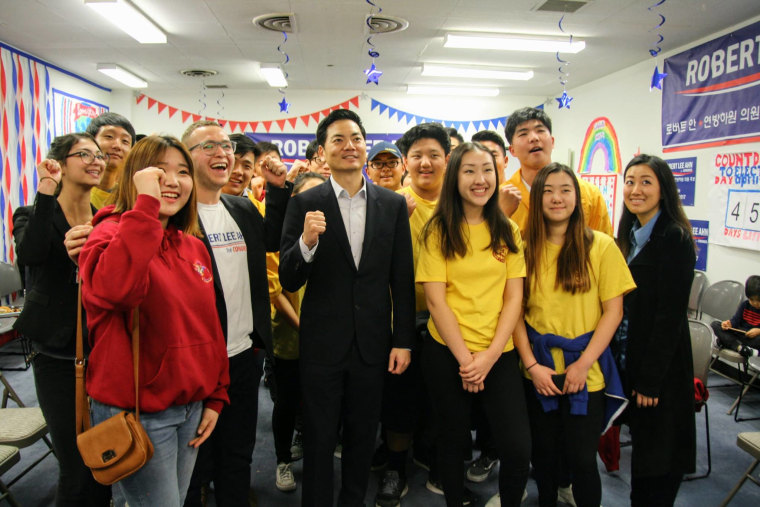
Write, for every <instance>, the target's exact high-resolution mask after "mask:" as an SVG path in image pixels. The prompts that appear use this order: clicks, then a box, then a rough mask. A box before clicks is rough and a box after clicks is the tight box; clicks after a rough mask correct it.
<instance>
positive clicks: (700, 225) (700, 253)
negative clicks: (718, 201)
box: [689, 220, 710, 271]
mask: <svg viewBox="0 0 760 507" xmlns="http://www.w3.org/2000/svg"><path fill="white" fill-rule="evenodd" d="M689 221H690V222H691V234H692V236H694V242H695V243H696V244H697V264H696V265H695V266H694V269H698V270H700V271H707V243H708V239H709V237H710V222H708V221H707V220H689Z"/></svg>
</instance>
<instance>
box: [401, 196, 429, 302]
mask: <svg viewBox="0 0 760 507" xmlns="http://www.w3.org/2000/svg"><path fill="white" fill-rule="evenodd" d="M397 192H398V193H399V194H402V195H411V196H412V199H414V202H416V203H417V207H416V208H414V212H413V213H412V216H410V217H409V228H410V229H411V230H412V254H413V255H414V269H415V271H416V269H417V259H419V258H420V234H421V233H422V228H423V227H425V224H426V223H427V221H428V220H430V217H431V216H433V211H435V206H436V204H438V201H428V200H427V199H423V198H422V197H420V196H419V195H417V194H416V193H415V191H414V190H412V187H403V188H401V189H399V190H397ZM414 299H415V307H416V308H415V311H417V312H421V311H424V310H427V303H426V302H425V291H423V290H422V285H419V284H415V285H414Z"/></svg>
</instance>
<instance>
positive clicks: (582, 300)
mask: <svg viewBox="0 0 760 507" xmlns="http://www.w3.org/2000/svg"><path fill="white" fill-rule="evenodd" d="M560 249H561V246H560V245H555V244H553V243H549V242H548V241H547V242H546V243H545V246H544V251H543V253H542V255H541V266H540V268H539V271H538V273H539V278H540V284H539V286H538V287H536V284H535V283H534V284H532V285H531V289H530V295H529V297H528V302H527V304H526V306H525V322H527V323H528V324H530V326H531V327H533V329H535V330H536V331H537V332H538V333H540V334H546V333H551V334H555V335H558V336H563V337H565V338H575V337H576V336H580V335H582V334H585V333H588V332H589V331H593V330H595V329H596V326H597V324H598V323H599V319H600V318H601V317H602V302H603V301H608V300H610V299H613V298H615V297H617V296H620V295H623V294H626V293H628V292H630V291H632V290H633V289H635V288H636V284H635V283H634V282H633V277H632V276H631V272H630V271H629V270H628V265H627V264H626V262H625V259H624V258H623V254H621V253H620V250H619V249H618V247H617V245H616V244H615V242H614V240H613V239H612V238H611V237H609V236H607V235H606V234H602V233H600V232H598V231H594V242H593V243H592V245H591V251H590V252H589V261H590V262H589V264H590V271H591V272H590V273H589V275H590V276H591V289H590V290H589V291H588V292H583V293H578V292H576V293H575V294H570V293H569V292H565V291H564V290H562V289H561V288H555V287H554V281H555V280H556V279H557V258H558V257H559V251H560ZM551 352H552V358H553V359H554V369H555V371H556V372H557V373H563V372H564V371H565V358H564V356H563V355H562V349H560V348H558V347H555V348H552V349H551ZM524 373H525V377H526V378H530V374H529V373H528V372H524ZM586 384H587V386H588V390H589V391H591V392H593V391H599V390H601V389H603V388H604V377H603V376H602V371H601V369H600V368H599V362H598V361H595V362H594V364H593V366H592V367H591V368H590V369H589V371H588V377H587V380H586Z"/></svg>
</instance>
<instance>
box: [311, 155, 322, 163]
mask: <svg viewBox="0 0 760 507" xmlns="http://www.w3.org/2000/svg"><path fill="white" fill-rule="evenodd" d="M309 162H313V163H314V164H324V162H325V161H324V159H323V158H322V157H319V156H314V157H311V158H310V159H309Z"/></svg>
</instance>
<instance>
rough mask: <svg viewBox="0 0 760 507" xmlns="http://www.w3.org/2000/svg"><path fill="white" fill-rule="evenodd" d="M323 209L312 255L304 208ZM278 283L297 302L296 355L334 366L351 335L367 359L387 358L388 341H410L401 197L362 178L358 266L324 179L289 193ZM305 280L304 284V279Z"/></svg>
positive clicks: (410, 293) (410, 272)
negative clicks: (303, 244)
mask: <svg viewBox="0 0 760 507" xmlns="http://www.w3.org/2000/svg"><path fill="white" fill-rule="evenodd" d="M314 210H321V211H322V212H324V214H325V221H326V223H327V227H326V230H325V232H324V233H323V234H322V235H321V236H320V237H319V245H318V246H317V250H316V252H315V255H314V259H313V260H312V262H310V263H307V262H305V261H304V259H303V255H302V254H301V249H300V246H299V241H298V240H299V238H300V237H301V234H302V233H303V227H304V217H305V214H306V212H307V211H314ZM279 273H280V283H281V284H282V287H283V288H284V289H285V290H288V291H290V292H295V291H297V290H298V289H300V288H301V287H302V286H303V285H304V284H306V291H305V294H304V298H303V302H302V304H301V321H300V323H301V330H300V359H301V360H302V361H308V362H312V363H318V364H323V365H328V366H330V365H336V364H337V363H338V362H340V361H341V360H343V359H345V358H346V357H347V356H348V354H349V352H350V350H351V346H352V343H353V341H354V339H355V340H356V343H357V347H358V349H359V353H360V354H361V357H362V359H363V360H364V361H365V362H367V363H369V364H378V363H379V362H382V361H388V354H389V353H390V348H391V347H399V348H412V344H413V343H414V310H415V307H414V261H413V260H412V239H411V233H410V231H409V217H408V213H407V207H406V200H405V199H404V198H403V197H402V196H401V195H399V194H397V193H395V192H392V191H390V190H387V189H385V188H382V187H380V186H377V185H373V184H372V183H369V182H368V183H367V214H366V224H365V231H364V243H363V246H362V256H361V260H360V262H359V267H358V269H357V267H356V265H355V263H354V258H353V256H352V255H351V246H350V244H349V241H348V235H347V234H346V230H345V227H344V226H343V218H342V216H341V214H340V208H339V207H338V200H337V199H336V197H335V192H334V191H333V187H332V185H331V183H330V182H329V181H327V182H325V183H323V184H321V185H319V186H317V187H315V188H313V189H310V190H308V191H306V192H303V193H301V194H299V195H297V196H295V197H293V198H292V199H291V201H290V204H289V205H288V210H287V213H286V216H285V225H284V228H283V236H282V243H281V245H280V269H279ZM307 282H308V283H307Z"/></svg>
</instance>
